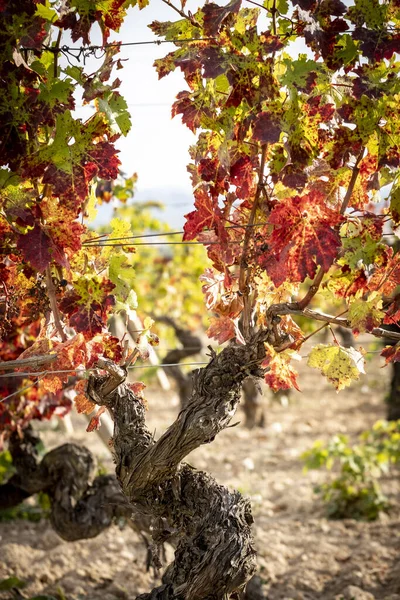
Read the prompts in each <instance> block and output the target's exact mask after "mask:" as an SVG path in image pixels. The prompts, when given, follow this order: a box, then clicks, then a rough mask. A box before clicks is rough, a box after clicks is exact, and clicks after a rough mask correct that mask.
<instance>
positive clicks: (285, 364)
mask: <svg viewBox="0 0 400 600" xmlns="http://www.w3.org/2000/svg"><path fill="white" fill-rule="evenodd" d="M264 346H265V353H266V358H265V359H264V360H263V362H262V363H261V367H262V368H264V369H268V371H267V372H266V373H265V375H264V379H265V383H266V384H267V385H268V386H269V387H270V388H271V389H272V390H273V391H274V392H277V391H278V390H289V389H291V388H293V387H294V388H295V389H296V390H298V391H300V390H299V387H298V384H297V375H298V373H297V371H296V370H295V369H294V368H293V367H292V365H291V364H290V361H291V360H292V358H294V357H295V358H297V356H298V355H296V354H295V353H294V352H293V350H284V351H283V352H276V350H275V349H274V347H273V346H272V345H271V344H267V343H265V344H264Z"/></svg>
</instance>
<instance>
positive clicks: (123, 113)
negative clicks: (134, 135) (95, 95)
mask: <svg viewBox="0 0 400 600" xmlns="http://www.w3.org/2000/svg"><path fill="white" fill-rule="evenodd" d="M97 102H98V106H99V110H100V112H102V113H104V114H105V116H106V119H107V121H108V122H109V124H110V126H111V129H112V130H113V131H114V132H115V133H122V135H124V136H126V135H127V134H128V133H129V131H130V129H131V127H132V121H131V116H130V114H129V111H128V105H127V103H126V100H125V99H124V98H123V97H122V96H120V94H116V93H113V94H111V95H110V96H109V97H108V99H107V100H106V99H104V98H99V99H98V101H97Z"/></svg>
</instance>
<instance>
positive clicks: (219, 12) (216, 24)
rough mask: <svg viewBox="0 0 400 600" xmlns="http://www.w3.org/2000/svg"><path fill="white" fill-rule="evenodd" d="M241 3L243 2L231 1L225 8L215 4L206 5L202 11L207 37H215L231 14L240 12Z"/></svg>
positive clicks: (239, 0)
mask: <svg viewBox="0 0 400 600" xmlns="http://www.w3.org/2000/svg"><path fill="white" fill-rule="evenodd" d="M241 3H242V0H231V1H230V2H228V4H226V5H225V6H218V4H215V3H214V2H210V3H207V4H205V5H204V6H203V8H202V11H203V14H204V33H205V34H206V36H210V37H213V36H215V35H216V34H217V33H218V30H219V28H220V27H221V25H222V24H223V22H224V21H225V19H226V18H227V17H228V16H229V15H230V14H232V13H237V12H239V9H240V5H241Z"/></svg>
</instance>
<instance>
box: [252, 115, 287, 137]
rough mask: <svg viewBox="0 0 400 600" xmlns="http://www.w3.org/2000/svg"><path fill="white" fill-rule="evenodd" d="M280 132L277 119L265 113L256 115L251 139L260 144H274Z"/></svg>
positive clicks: (280, 128)
mask: <svg viewBox="0 0 400 600" xmlns="http://www.w3.org/2000/svg"><path fill="white" fill-rule="evenodd" d="M281 131H282V127H281V124H280V123H279V121H278V119H277V118H276V117H275V116H274V115H271V114H270V113H267V112H260V113H258V115H257V117H256V120H255V122H254V126H253V139H255V140H257V141H258V142H261V144H274V143H275V142H279V137H280V134H281Z"/></svg>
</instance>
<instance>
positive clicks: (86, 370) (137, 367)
mask: <svg viewBox="0 0 400 600" xmlns="http://www.w3.org/2000/svg"><path fill="white" fill-rule="evenodd" d="M194 365H208V362H207V361H206V362H184V363H161V364H159V365H134V366H132V367H128V370H131V369H159V368H162V367H185V366H194ZM97 370H98V369H95V368H90V369H79V368H78V367H77V368H76V369H59V370H54V371H38V372H36V373H35V372H31V373H26V372H25V373H19V372H16V371H13V372H11V373H2V374H1V375H0V378H4V377H38V376H46V375H56V374H60V373H80V372H81V373H87V372H92V371H97Z"/></svg>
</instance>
